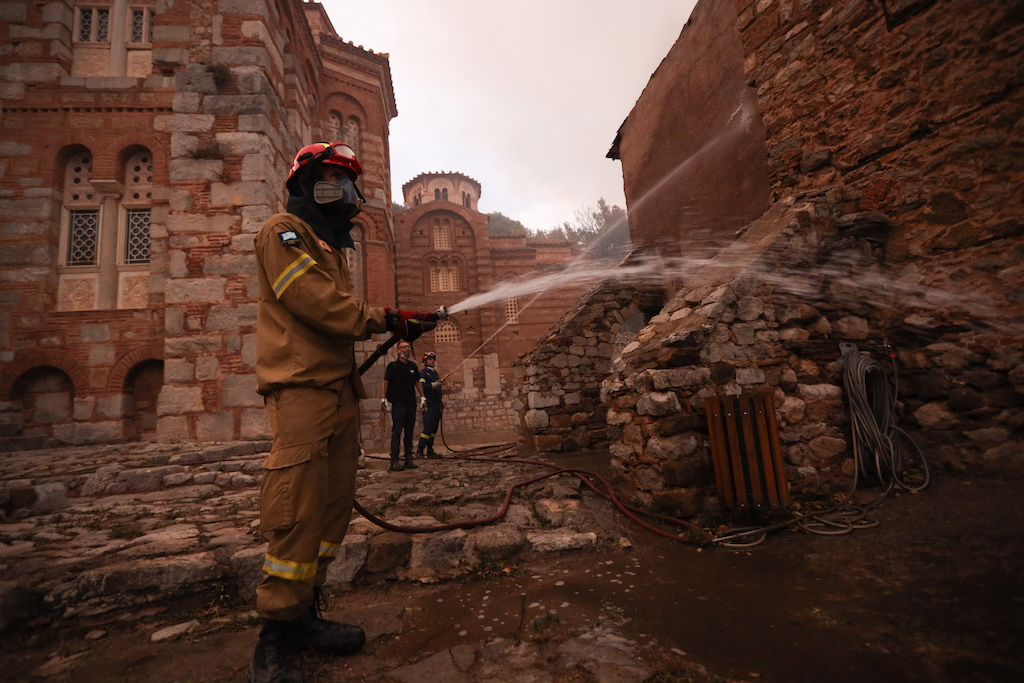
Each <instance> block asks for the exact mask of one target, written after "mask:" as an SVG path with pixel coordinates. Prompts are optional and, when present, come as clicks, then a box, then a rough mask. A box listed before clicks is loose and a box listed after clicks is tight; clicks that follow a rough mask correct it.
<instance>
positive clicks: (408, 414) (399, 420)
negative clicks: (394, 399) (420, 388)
mask: <svg viewBox="0 0 1024 683" xmlns="http://www.w3.org/2000/svg"><path fill="white" fill-rule="evenodd" d="M414 429H416V405H415V404H413V405H410V406H407V405H405V404H402V403H392V404H391V460H392V461H397V460H398V447H399V444H401V445H403V446H405V457H407V458H411V457H412V432H413V430H414ZM403 431H404V432H405V434H404V435H403V434H402V432H403ZM403 436H404V438H403Z"/></svg>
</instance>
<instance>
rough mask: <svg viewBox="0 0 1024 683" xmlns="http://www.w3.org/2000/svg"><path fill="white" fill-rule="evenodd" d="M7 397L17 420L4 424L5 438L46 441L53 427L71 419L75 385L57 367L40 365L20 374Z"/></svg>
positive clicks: (52, 432) (52, 431)
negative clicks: (20, 437) (6, 431)
mask: <svg viewBox="0 0 1024 683" xmlns="http://www.w3.org/2000/svg"><path fill="white" fill-rule="evenodd" d="M10 395H11V403H12V404H13V407H14V408H15V410H14V411H13V412H14V413H17V412H19V410H20V420H16V419H12V420H11V421H10V422H8V425H9V428H8V431H11V432H12V433H11V434H9V435H8V436H41V437H46V438H50V437H53V436H54V435H55V433H54V431H55V430H54V428H55V427H56V426H57V425H61V424H68V423H70V422H71V421H72V420H73V419H74V399H75V385H74V382H73V381H72V379H71V378H70V377H69V376H68V374H67V373H66V372H64V371H63V370H61V369H60V368H57V367H54V366H52V365H42V366H37V367H34V368H31V369H29V370H27V371H25V372H23V373H22V374H21V375H19V376H18V377H17V379H15V380H14V382H13V384H12V385H11V391H10ZM14 417H15V416H12V418H14ZM15 426H16V427H17V429H16V430H15V429H13V427H15Z"/></svg>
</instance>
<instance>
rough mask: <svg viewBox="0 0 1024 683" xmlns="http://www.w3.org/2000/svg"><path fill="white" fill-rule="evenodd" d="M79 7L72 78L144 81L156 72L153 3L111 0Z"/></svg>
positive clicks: (75, 24) (72, 51)
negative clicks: (90, 77) (154, 70)
mask: <svg viewBox="0 0 1024 683" xmlns="http://www.w3.org/2000/svg"><path fill="white" fill-rule="evenodd" d="M66 4H68V5H78V6H77V7H75V10H74V11H75V14H74V18H73V22H74V23H73V26H72V32H71V37H72V42H71V75H72V76H122V77H123V76H128V77H132V78H144V77H145V76H148V75H149V73H150V72H151V71H152V69H153V14H154V8H153V3H152V2H150V1H149V0H147V1H146V2H132V3H118V2H111V1H110V0H96V1H95V2H88V3H83V2H75V3H66Z"/></svg>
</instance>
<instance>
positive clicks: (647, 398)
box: [636, 391, 682, 416]
mask: <svg viewBox="0 0 1024 683" xmlns="http://www.w3.org/2000/svg"><path fill="white" fill-rule="evenodd" d="M636 409H637V412H638V413H639V414H640V415H655V416H657V415H670V414H672V413H678V412H679V411H680V410H681V409H682V405H681V404H680V403H679V397H677V396H676V395H675V394H674V393H673V392H662V391H652V392H650V393H647V394H644V395H643V396H641V397H640V399H639V400H638V401H637V402H636Z"/></svg>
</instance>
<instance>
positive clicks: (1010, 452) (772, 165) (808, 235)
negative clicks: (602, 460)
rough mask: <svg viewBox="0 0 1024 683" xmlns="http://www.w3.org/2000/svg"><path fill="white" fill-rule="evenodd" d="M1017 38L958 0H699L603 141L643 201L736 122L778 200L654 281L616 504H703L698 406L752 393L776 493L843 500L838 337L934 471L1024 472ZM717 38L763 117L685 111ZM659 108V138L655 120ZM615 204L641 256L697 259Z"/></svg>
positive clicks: (669, 228) (1022, 99)
mask: <svg viewBox="0 0 1024 683" xmlns="http://www.w3.org/2000/svg"><path fill="white" fill-rule="evenodd" d="M728 11H735V12H736V17H735V22H734V23H733V22H726V21H724V20H723V17H722V13H723V12H728ZM1022 33H1024V14H1022V13H1021V11H1020V8H1019V7H1018V6H1016V5H1008V6H1000V7H998V8H992V7H988V6H985V5H984V4H980V3H974V2H969V1H968V0H931V1H925V2H904V1H903V0H894V1H892V2H889V1H887V2H881V3H879V2H869V1H868V0H843V1H842V2H838V3H836V2H832V3H826V2H813V1H812V2H795V1H793V0H739V2H737V3H735V4H734V5H732V4H731V3H716V2H710V1H709V0H704V1H703V2H701V3H699V4H698V6H697V8H696V9H695V11H694V13H693V16H692V17H691V20H690V22H689V23H688V24H687V26H686V28H684V30H683V32H682V34H681V35H680V38H679V40H678V41H677V43H676V45H675V46H674V47H673V49H672V51H671V52H670V54H669V56H668V57H666V59H665V60H664V61H663V62H662V65H661V66H660V67H659V70H658V72H657V73H656V74H655V76H654V77H652V79H651V82H650V83H649V84H648V86H647V88H646V89H645V90H644V92H643V94H642V95H641V97H640V100H639V101H638V103H637V106H636V107H635V108H634V110H633V112H631V114H630V116H629V117H628V118H627V120H626V122H625V123H624V124H623V126H622V127H621V128H620V130H619V137H618V138H617V139H616V144H615V146H614V147H613V152H616V151H617V152H618V153H619V154H621V158H622V163H623V169H624V180H625V184H626V196H627V200H628V201H627V204H629V203H630V201H632V202H638V201H640V200H641V199H642V200H643V202H650V201H654V202H657V201H659V200H658V198H657V197H654V198H651V197H648V196H647V195H648V194H649V188H651V187H654V186H657V183H658V182H659V181H660V179H661V176H659V175H657V174H655V173H653V172H652V173H646V172H645V170H644V169H648V168H651V169H653V168H660V169H665V168H674V167H675V166H679V165H680V164H682V166H680V167H681V168H685V167H686V166H687V165H688V164H690V163H697V162H696V161H694V162H690V161H687V160H686V157H685V155H684V154H683V153H682V152H681V151H680V150H697V154H696V156H697V157H699V156H700V155H701V154H702V153H703V150H711V151H714V152H715V154H717V153H718V152H720V151H721V150H719V149H718V146H717V145H718V141H719V140H720V139H721V138H722V137H723V136H726V135H731V133H730V128H729V125H730V124H729V122H735V121H736V120H742V119H744V118H749V116H748V115H750V116H753V119H756V120H749V121H746V123H747V124H748V126H747V127H746V128H745V130H748V131H749V130H750V129H751V128H750V126H753V129H757V128H759V127H760V126H762V125H763V136H764V138H763V139H764V150H765V154H766V157H767V165H768V173H769V177H768V183H769V188H770V197H771V202H772V204H771V208H770V209H769V210H768V211H767V212H766V213H765V214H764V215H762V216H761V217H760V218H758V219H756V220H753V222H750V223H748V224H747V225H744V226H743V227H741V228H740V229H739V230H738V231H736V233H735V235H736V236H735V240H734V241H733V242H732V243H731V244H730V245H729V246H728V247H726V248H725V249H724V250H722V251H721V253H719V255H718V256H716V257H715V258H714V259H713V260H712V261H711V262H710V263H708V264H707V265H705V266H704V267H702V268H699V269H698V270H696V272H688V273H686V274H685V275H684V276H680V277H674V274H673V273H666V286H668V287H670V288H671V290H672V292H673V294H674V295H673V296H672V298H671V300H670V301H669V303H668V304H667V305H666V306H665V308H664V309H663V310H662V311H661V313H660V314H659V315H657V316H655V317H654V318H653V319H652V320H651V321H650V324H649V325H648V326H647V327H645V328H644V329H643V330H642V331H641V332H640V333H639V334H638V335H637V336H636V339H635V340H634V341H633V342H632V343H630V344H629V345H628V346H626V347H625V348H624V349H623V351H622V354H621V356H620V357H619V358H617V359H616V360H615V362H614V367H613V370H612V373H611V375H610V377H609V378H608V379H607V380H606V381H605V382H604V384H603V390H602V391H603V393H602V397H603V403H604V405H605V406H606V407H607V432H606V433H607V438H608V440H609V442H610V448H611V450H612V452H613V454H614V456H615V458H614V460H615V465H616V467H617V469H618V470H619V473H620V476H619V482H618V483H619V485H620V486H621V487H622V489H623V491H624V494H625V495H629V494H632V496H633V498H634V500H636V501H637V502H640V503H642V504H644V505H647V506H650V507H653V508H657V509H661V510H665V511H670V512H674V513H676V514H678V515H681V516H690V515H696V514H700V513H702V512H708V511H712V510H714V509H716V508H717V502H716V500H715V487H714V483H713V478H712V477H711V470H710V462H709V451H708V433H707V427H706V416H705V414H704V410H703V402H704V399H705V398H706V397H707V396H708V395H710V394H711V393H715V394H738V393H741V392H743V391H745V390H747V389H754V388H763V387H768V388H770V390H771V391H772V392H773V393H774V402H775V407H776V412H777V418H778V423H779V427H780V430H781V433H780V436H781V439H782V444H783V449H784V457H785V467H786V478H787V481H788V482H789V485H790V487H791V489H792V493H793V494H794V495H796V496H797V497H799V496H804V495H814V494H817V493H821V492H829V493H836V492H843V491H844V490H845V489H846V488H847V487H848V486H849V485H850V484H851V483H852V476H853V473H854V469H853V457H852V442H851V430H850V424H849V421H850V418H849V414H848V411H847V407H846V401H847V400H848V395H847V388H846V387H844V386H842V378H841V370H842V364H841V362H840V351H839V347H838V345H839V343H840V342H846V343H852V344H855V345H856V346H857V348H858V349H859V351H860V352H862V353H868V354H872V355H873V356H874V357H875V358H876V359H877V360H879V362H881V363H884V367H885V368H886V370H887V372H888V373H889V377H890V379H893V374H894V373H896V374H898V382H897V384H898V387H899V401H898V403H897V404H896V414H897V419H898V420H899V421H900V423H901V427H902V428H904V429H905V430H906V431H907V433H908V435H909V437H910V438H912V439H913V440H914V442H915V443H917V444H918V445H919V446H920V447H921V449H922V452H923V453H925V454H927V455H928V457H929V458H930V459H932V460H933V461H934V463H935V464H937V466H942V467H948V468H952V469H955V470H960V471H968V472H972V471H977V470H979V469H983V468H986V469H1000V468H1003V467H1010V468H1014V469H1017V468H1020V467H1021V465H1022V453H1024V416H1022V412H1021V411H1022V406H1024V385H1022V383H1021V376H1022V374H1024V367H1022V360H1024V358H1022V355H1021V348H1022V345H1024V343H1022V342H1024V295H1022V294H1021V292H1022V291H1024V269H1022V268H1021V267H1020V265H1019V264H1020V263H1021V259H1022V257H1024V222H1022V221H1021V220H1020V215H1021V211H1020V209H1021V204H1022V200H1024V173H1022V169H1024V155H1022V154H1021V152H1022V145H1024V136H1022V135H1021V133H1022V131H1024V123H1022V115H1024V91H1022V88H1021V86H1022V82H1021V79H1020V74H1021V73H1022V72H1024V71H1022V67H1024V59H1022V48H1024V40H1022ZM712 36H719V37H721V38H722V40H718V41H716V45H717V47H718V49H719V50H725V51H726V52H728V51H729V50H735V51H736V53H734V54H729V55H724V56H722V59H721V61H722V62H723V63H722V64H721V65H718V66H719V68H720V69H721V73H723V74H724V73H726V72H728V71H729V67H728V65H729V64H735V63H736V60H737V59H739V60H740V61H742V69H743V74H744V80H745V82H746V86H747V88H748V90H749V89H752V91H753V92H755V93H756V110H747V109H745V108H743V107H738V108H737V109H735V113H736V116H734V117H730V118H728V119H727V120H718V123H717V124H716V119H715V117H714V116H709V113H710V114H714V111H715V109H714V107H711V108H709V107H708V106H705V105H703V104H696V105H692V106H691V105H689V104H685V106H684V105H681V104H680V102H681V101H682V98H681V97H680V93H683V92H686V93H689V94H690V95H691V98H690V99H694V100H696V101H697V102H703V101H704V100H703V99H702V98H701V97H700V92H701V89H702V88H703V89H705V90H707V92H708V93H709V96H710V93H712V92H718V91H716V90H715V87H714V85H715V84H714V83H713V82H712V80H713V79H709V78H707V77H706V76H707V75H708V74H709V73H712V72H713V71H714V70H713V69H709V66H708V64H706V63H698V62H696V61H694V60H686V59H680V55H688V54H689V55H694V54H696V55H700V54H704V53H703V52H702V50H701V47H702V46H707V45H709V44H710V42H711V41H712ZM733 38H738V41H737V40H733ZM730 46H731V47H730ZM711 66H715V65H714V64H712V65H711ZM723 78H724V77H723ZM741 90H742V89H741ZM741 90H740V91H738V92H741ZM670 113H672V114H673V116H674V118H672V120H673V121H674V123H675V125H674V126H664V125H660V124H659V122H662V121H664V120H665V117H666V116H667V115H668V114H670ZM723 121H724V122H723ZM745 139H747V140H750V138H749V136H747V137H746V138H745ZM652 150H653V151H652ZM748 151H749V148H748ZM730 153H731V154H734V155H735V158H739V156H740V154H741V152H740V151H739V150H733V151H732V152H730ZM658 154H661V155H662V156H660V157H659V156H658ZM712 156H714V155H712ZM684 162H685V163H684ZM627 169H631V171H630V172H629V173H627V172H626V171H627ZM746 179H748V178H747V177H746V176H743V175H742V174H739V175H736V176H735V177H733V178H731V179H727V180H726V181H722V182H719V183H718V185H717V186H716V187H712V188H710V189H709V192H710V196H709V198H708V199H707V202H705V203H706V204H707V206H708V207H712V208H713V207H714V206H715V205H716V202H717V201H721V200H728V199H729V198H730V197H733V196H734V195H735V193H736V191H737V188H741V187H744V185H743V183H744V182H745V180H746ZM666 186H667V185H666ZM674 199H675V196H674V194H673V193H672V192H667V193H666V196H665V197H664V198H662V199H661V201H663V202H664V201H669V202H671V201H673V200H674ZM627 208H628V209H629V210H630V212H631V213H630V219H631V227H633V224H634V218H636V219H637V220H638V221H640V222H643V221H644V220H653V221H655V222H653V223H649V224H644V225H637V226H636V227H637V231H636V232H635V234H639V235H642V236H643V239H644V244H645V245H646V246H648V247H653V248H655V249H657V250H659V251H661V252H663V253H668V254H679V253H683V254H685V253H687V249H688V247H689V246H692V245H690V244H689V243H688V241H687V234H686V232H685V231H684V232H683V233H682V237H681V238H680V225H679V221H678V220H660V219H658V215H657V214H656V213H653V212H651V211H646V212H645V211H639V212H635V211H633V209H634V208H635V207H633V206H630V205H628V206H627ZM641 208H642V207H641ZM698 213H700V212H699V211H698ZM704 214H707V218H708V220H711V217H712V214H713V212H712V211H710V210H708V211H704V212H703V214H701V216H703V215H704ZM701 216H698V217H697V222H698V223H699V222H700V220H701ZM656 219H658V220H656ZM711 222H712V223H713V222H714V221H713V220H712V221H711ZM714 227H715V225H712V224H709V225H708V226H707V228H708V229H714ZM887 345H891V348H892V349H893V352H892V353H893V355H895V358H894V359H890V358H889V350H888V349H889V348H890V347H889V346H887ZM566 348H568V340H563V341H562V343H561V345H560V348H555V349H551V350H549V352H548V353H549V355H550V356H551V357H554V356H555V355H556V354H557V353H559V351H562V352H564V350H565V349H566ZM893 360H894V361H895V363H893ZM527 379H528V377H527ZM544 390H545V392H546V393H547V394H549V395H557V393H558V391H559V386H558V384H557V382H556V383H554V384H552V385H550V386H546V387H545V388H544ZM537 422H539V421H537ZM545 436H546V435H545ZM901 445H902V446H903V447H904V449H905V450H906V451H910V452H911V453H912V452H913V451H914V446H913V445H912V444H911V443H910V442H909V439H908V441H907V443H902V444H901ZM935 464H933V466H936V465H935Z"/></svg>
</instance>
